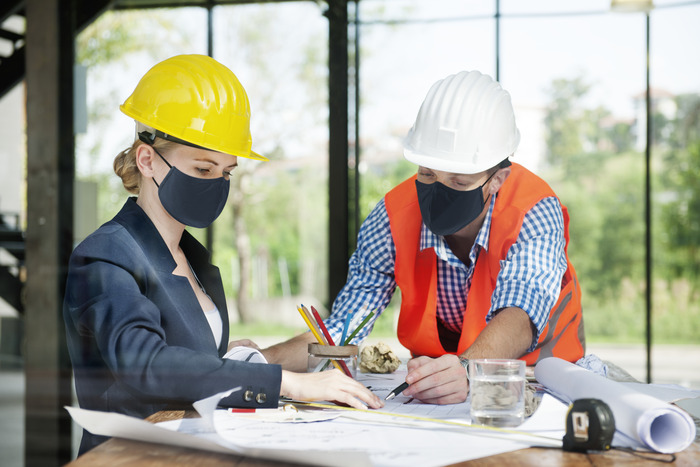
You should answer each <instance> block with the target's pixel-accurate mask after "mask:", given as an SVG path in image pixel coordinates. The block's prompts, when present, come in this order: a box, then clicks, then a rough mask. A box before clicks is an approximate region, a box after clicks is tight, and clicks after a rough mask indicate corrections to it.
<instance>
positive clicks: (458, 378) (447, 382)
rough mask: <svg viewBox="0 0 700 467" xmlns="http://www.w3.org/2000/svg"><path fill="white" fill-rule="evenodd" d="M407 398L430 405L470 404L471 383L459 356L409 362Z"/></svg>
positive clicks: (425, 358)
mask: <svg viewBox="0 0 700 467" xmlns="http://www.w3.org/2000/svg"><path fill="white" fill-rule="evenodd" d="M407 368H408V375H406V382H407V383H408V384H409V387H408V388H407V389H406V390H405V391H404V392H403V394H404V395H405V396H411V397H414V398H416V399H418V400H420V401H423V402H426V403H428V404H458V403H460V402H464V401H465V400H467V394H469V380H468V379H467V372H466V371H465V369H464V367H463V366H462V364H461V363H460V362H459V358H458V357H457V356H456V355H451V354H446V355H442V356H441V357H438V358H429V357H417V358H414V359H412V360H409V362H408V365H407Z"/></svg>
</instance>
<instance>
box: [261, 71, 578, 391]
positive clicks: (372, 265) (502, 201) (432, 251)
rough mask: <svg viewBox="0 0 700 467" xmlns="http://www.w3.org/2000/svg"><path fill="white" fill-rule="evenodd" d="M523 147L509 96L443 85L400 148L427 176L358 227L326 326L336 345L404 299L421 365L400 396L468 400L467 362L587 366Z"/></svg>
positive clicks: (478, 81)
mask: <svg viewBox="0 0 700 467" xmlns="http://www.w3.org/2000/svg"><path fill="white" fill-rule="evenodd" d="M519 141H520V133H519V131H518V129H517V127H516V124H515V115H514V112H513V107H512V104H511V101H510V95H509V94H508V93H507V92H506V91H505V90H503V88H502V87H501V86H500V84H498V83H497V82H495V81H494V80H493V79H492V78H491V77H489V76H486V75H483V74H481V73H479V72H478V71H472V72H461V73H458V74H456V75H451V76H448V77H447V78H445V79H443V80H440V81H438V82H437V83H435V84H434V85H433V86H432V88H431V89H430V91H429V92H428V95H427V96H426V98H425V100H424V101H423V104H422V106H421V109H420V111H419V113H418V116H417V118H416V122H415V124H414V125H413V127H412V128H411V130H410V131H409V133H408V135H407V137H406V139H405V141H404V156H405V157H406V159H408V160H409V161H411V162H413V163H415V164H417V165H418V173H417V175H416V176H414V177H411V178H410V179H408V180H406V181H404V182H403V183H401V184H400V185H398V186H397V187H395V188H394V189H392V190H391V191H390V192H389V193H388V194H387V195H386V196H385V197H384V199H383V200H381V201H380V202H379V203H378V204H377V206H376V207H375V209H374V210H373V211H372V213H370V215H369V216H368V217H367V219H366V220H365V222H364V223H363V225H362V229H361V230H360V234H359V236H358V245H357V250H356V251H355V253H354V254H353V256H352V258H351V260H350V265H349V274H348V281H347V283H346V285H345V287H344V288H343V290H342V291H341V292H340V294H339V295H338V297H337V298H336V300H335V303H334V305H333V313H332V314H331V316H330V317H329V318H328V320H327V321H326V324H327V326H328V328H329V330H330V331H331V333H332V334H334V336H336V337H335V340H338V339H339V338H338V336H340V334H341V332H342V328H343V325H344V322H345V318H346V316H347V314H348V313H354V312H357V311H358V310H359V309H360V308H361V307H363V306H366V307H368V308H369V309H377V310H378V311H381V310H383V309H384V308H385V307H386V306H387V304H388V303H389V301H390V300H391V297H392V295H393V293H394V291H395V289H396V287H397V286H398V287H399V289H401V311H400V315H399V320H398V330H397V334H398V338H399V340H400V342H401V343H402V345H404V346H405V347H406V348H408V349H409V350H410V351H411V354H412V355H413V356H414V357H415V358H413V359H412V360H411V361H409V363H408V375H407V377H406V382H407V383H409V385H410V386H409V388H408V389H406V390H405V391H404V392H403V394H404V395H408V396H412V397H414V398H417V399H420V400H422V401H425V402H429V403H437V404H450V403H458V402H462V401H464V400H465V399H466V397H467V394H468V392H469V382H468V379H467V374H466V371H465V368H466V367H467V362H468V360H469V359H470V358H521V359H523V360H525V361H526V362H527V363H528V364H529V365H533V364H535V363H536V362H537V361H538V360H539V359H542V358H545V357H550V356H557V357H560V358H563V359H566V360H569V361H576V360H578V359H579V358H581V357H582V356H583V355H584V350H585V347H584V333H583V318H582V314H581V298H580V288H579V285H578V280H577V278H576V273H575V271H574V268H573V267H572V265H571V263H570V262H569V260H568V257H567V253H566V251H567V246H568V242H569V232H568V223H569V216H568V212H567V210H566V208H565V207H564V206H563V205H562V204H561V203H560V202H559V199H558V198H557V197H556V195H555V194H554V192H553V191H552V189H551V188H550V187H549V186H548V185H547V184H546V183H545V182H544V181H543V180H542V179H540V178H539V177H537V176H536V175H534V174H533V173H531V172H530V171H528V170H527V169H525V168H524V167H522V166H520V165H518V164H511V162H510V161H509V157H510V156H512V155H513V153H514V152H515V150H516V148H517V146H518V143H519ZM370 330H371V325H369V326H367V327H365V328H364V330H363V332H361V333H360V334H359V340H361V339H363V338H364V337H366V336H367V334H368V333H369V331H370ZM312 341H313V338H312V337H311V336H309V335H308V333H307V334H306V335H301V336H297V337H295V338H293V339H291V340H290V341H288V342H286V343H283V344H279V345H277V346H273V347H271V348H269V349H266V350H265V351H264V353H265V355H266V356H267V357H268V360H270V361H273V362H276V363H281V364H282V365H283V366H291V367H294V366H297V369H299V368H300V367H301V365H302V364H303V362H302V357H305V349H306V343H308V342H312ZM355 342H357V340H356V341H355Z"/></svg>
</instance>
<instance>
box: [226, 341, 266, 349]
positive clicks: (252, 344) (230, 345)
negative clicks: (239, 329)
mask: <svg viewBox="0 0 700 467" xmlns="http://www.w3.org/2000/svg"><path fill="white" fill-rule="evenodd" d="M234 347H252V348H253V349H255V350H260V347H258V344H256V343H255V342H253V341H251V340H250V339H238V340H235V341H231V342H229V343H228V350H231V349H232V348H234Z"/></svg>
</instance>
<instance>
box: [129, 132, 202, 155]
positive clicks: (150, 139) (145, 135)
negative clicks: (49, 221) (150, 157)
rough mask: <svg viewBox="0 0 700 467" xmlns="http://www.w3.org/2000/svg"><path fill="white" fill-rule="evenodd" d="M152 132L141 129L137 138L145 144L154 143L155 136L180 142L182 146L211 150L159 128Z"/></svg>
mask: <svg viewBox="0 0 700 467" xmlns="http://www.w3.org/2000/svg"><path fill="white" fill-rule="evenodd" d="M153 131H154V132H153V133H151V132H148V131H142V132H140V133H139V139H140V140H141V141H143V142H144V143H146V144H150V145H153V143H155V141H156V138H161V139H164V140H166V141H170V142H172V143H177V144H182V145H184V146H189V147H191V148H197V149H206V150H207V151H211V149H208V148H205V147H203V146H199V145H197V144H194V143H190V142H189V141H185V140H184V139H180V138H176V137H174V136H172V135H169V134H167V133H163V132H162V131H160V130H153Z"/></svg>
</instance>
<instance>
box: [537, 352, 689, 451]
mask: <svg viewBox="0 0 700 467" xmlns="http://www.w3.org/2000/svg"><path fill="white" fill-rule="evenodd" d="M535 377H536V378H537V381H539V382H540V383H541V384H542V385H544V386H545V387H546V388H547V389H549V390H550V391H552V392H553V393H555V395H558V396H559V397H561V398H563V399H565V400H568V401H574V400H576V399H583V398H595V399H600V400H602V401H603V402H605V403H606V404H608V405H609V406H610V409H611V410H612V412H613V416H614V417H615V429H616V430H617V431H619V432H620V433H622V434H623V435H625V436H627V437H628V438H631V439H632V440H634V441H636V442H637V443H639V444H640V445H641V446H642V447H646V448H648V449H651V450H653V451H657V452H661V453H666V454H670V453H675V452H679V451H682V450H684V449H685V448H687V447H688V446H690V443H692V442H693V440H694V439H695V423H693V419H692V418H691V417H690V415H688V414H687V413H686V412H685V411H683V410H682V409H680V408H678V407H675V406H673V405H671V404H668V403H666V402H664V401H662V400H659V399H657V398H655V397H651V396H648V395H646V394H642V393H640V392H638V391H635V390H634V389H631V388H628V387H627V386H625V385H623V384H621V383H618V382H616V381H612V380H609V379H607V378H604V377H602V376H599V375H597V374H595V373H593V372H591V371H588V370H586V369H583V368H581V367H578V366H576V365H574V364H572V363H569V362H567V361H565V360H562V359H560V358H555V357H550V358H545V359H543V360H541V361H540V362H539V363H538V364H537V366H536V367H535Z"/></svg>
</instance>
